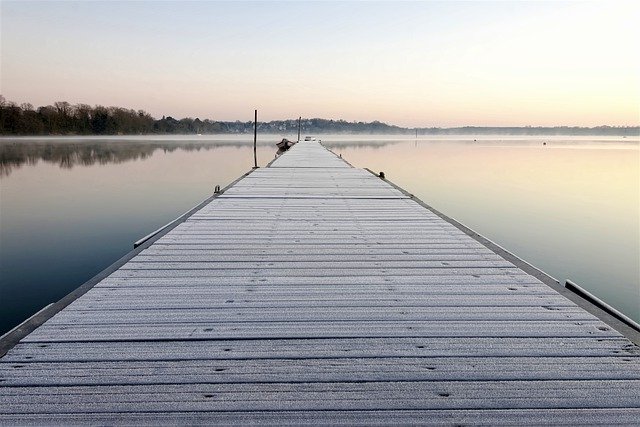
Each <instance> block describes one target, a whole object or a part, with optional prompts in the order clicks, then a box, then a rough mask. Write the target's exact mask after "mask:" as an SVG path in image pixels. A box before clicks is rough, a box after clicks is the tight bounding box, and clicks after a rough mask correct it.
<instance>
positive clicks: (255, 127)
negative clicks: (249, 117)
mask: <svg viewBox="0 0 640 427" xmlns="http://www.w3.org/2000/svg"><path fill="white" fill-rule="evenodd" d="M254 113H255V115H254V118H253V167H254V168H257V167H258V154H257V151H256V146H257V144H258V110H254Z"/></svg>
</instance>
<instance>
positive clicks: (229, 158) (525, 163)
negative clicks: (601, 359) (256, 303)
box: [0, 135, 640, 333]
mask: <svg viewBox="0 0 640 427" xmlns="http://www.w3.org/2000/svg"><path fill="white" fill-rule="evenodd" d="M283 136H288V137H290V138H292V137H294V136H293V135H276V136H268V135H263V136H260V146H259V147H258V159H259V164H261V165H264V164H266V163H267V162H268V161H270V160H271V159H272V158H273V156H274V153H275V146H274V143H275V142H276V141H279V140H280V138H282V137H283ZM321 138H322V140H323V141H324V142H325V144H326V145H328V146H329V147H330V148H332V149H333V150H334V151H335V152H337V153H341V154H342V156H343V157H344V158H345V159H346V160H348V161H349V162H350V163H352V164H353V165H354V166H357V167H369V168H370V169H373V170H375V171H376V172H378V171H384V172H385V174H386V175H387V178H388V179H390V180H391V181H393V182H395V183H396V184H398V185H400V186H402V187H403V188H405V189H406V190H407V191H410V192H412V193H413V194H415V195H416V196H418V197H419V198H421V199H422V200H423V201H425V202H426V203H428V204H430V205H431V206H433V207H435V208H436V209H438V210H440V211H442V212H443V213H445V214H447V215H449V216H451V217H453V218H455V219H457V220H459V221H460V222H462V223H463V224H465V225H467V226H469V227H471V228H473V229H474V230H476V231H477V232H479V233H481V234H483V235H484V236H486V237H488V238H489V239H491V240H493V241H495V242H496V243H498V244H500V245H501V246H503V247H505V248H506V249H508V250H510V251H511V252H513V253H515V254H516V255H518V256H520V257H521V258H523V259H525V260H526V261H528V262H530V263H532V264H534V265H535V266H537V267H539V268H541V269H542V270H544V271H546V272H547V273H549V274H550V275H552V276H554V277H556V278H557V279H559V280H561V281H563V282H564V280H565V279H566V278H570V279H572V280H573V281H575V282H576V283H578V284H580V285H582V286H583V287H585V288H587V289H588V290H590V291H591V292H593V293H595V294H596V295H598V296H600V297H601V298H603V299H604V300H606V301H607V302H609V303H610V304H612V305H613V306H615V307H617V308H618V309H620V310H622V311H623V312H625V313H626V314H627V315H629V316H630V317H632V318H634V319H636V320H638V321H640V266H639V264H640V243H639V242H640V200H639V199H640V170H639V169H640V167H639V165H640V141H639V139H638V138H626V139H622V138H611V137H516V136H514V137H507V136H497V137H480V138H476V139H477V141H474V140H473V137H468V136H462V137H461V136H457V137H456V136H447V137H430V138H422V139H418V140H415V139H413V138H411V139H407V138H404V139H402V138H399V137H388V136H322V137H321ZM250 140H251V136H249V135H242V136H222V135H221V136H197V137H195V136H178V137H176V136H170V137H158V136H153V137H115V138H114V137H110V138H39V139H25V138H2V139H0V333H3V332H5V331H7V330H9V329H10V328H12V327H13V326H15V325H16V324H18V323H19V322H21V321H22V320H24V319H25V318H27V317H28V316H30V315H31V314H33V313H34V312H36V311H37V310H39V309H40V308H42V307H43V306H45V305H47V304H49V303H51V302H54V301H56V300H58V299H59V298H61V297H63V296H64V295H66V294H67V293H68V292H70V291H71V290H73V289H75V288H76V287H78V286H79V285H81V284H82V283H83V282H85V281H86V280H87V279H89V278H91V277H92V276H93V275H95V274H96V273H98V272H99V271H101V270H102V269H104V268H105V267H107V266H108V265H109V264H111V263H112V262H113V261H115V260H117V259H118V258H119V257H120V256H122V255H124V254H125V253H126V252H127V251H129V250H130V249H131V248H132V244H133V242H134V241H135V240H137V239H138V238H140V237H142V236H144V235H146V234H148V233H149V232H151V231H153V230H155V229H156V228H158V227H160V226H162V225H164V224H165V223H167V222H169V221H171V220H172V219H174V218H175V217H177V216H178V215H180V214H182V213H184V212H185V211H187V210H188V209H189V208H191V207H192V206H194V205H196V204H197V203H199V202H200V201H202V200H203V199H205V198H206V197H208V196H209V195H210V194H211V193H212V192H213V188H214V187H215V185H220V186H224V185H226V184H228V183H230V182H232V181H233V180H234V179H236V178H237V177H238V176H240V175H241V174H243V173H244V172H246V171H248V170H249V169H250V168H251V166H252V165H253V157H252V156H253V149H252V144H251V142H250ZM543 142H546V143H547V144H546V146H543Z"/></svg>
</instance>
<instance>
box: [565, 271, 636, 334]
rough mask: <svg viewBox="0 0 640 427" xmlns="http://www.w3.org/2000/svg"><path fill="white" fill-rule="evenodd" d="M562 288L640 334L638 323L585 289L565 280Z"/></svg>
mask: <svg viewBox="0 0 640 427" xmlns="http://www.w3.org/2000/svg"><path fill="white" fill-rule="evenodd" d="M564 287H565V288H567V289H568V290H570V291H571V292H573V293H574V294H576V295H578V296H579V297H581V298H582V299H585V300H587V301H589V302H590V303H591V304H593V305H595V306H597V307H599V308H600V309H602V310H604V311H606V312H607V313H609V314H610V315H611V316H613V317H615V318H616V319H618V320H619V321H621V322H624V323H625V324H627V325H628V326H630V327H632V328H633V329H635V330H636V331H638V332H640V324H638V322H636V321H635V320H633V319H631V318H630V317H629V316H627V315H625V314H624V313H621V312H620V311H618V310H616V309H615V308H613V307H611V306H610V305H609V304H607V303H606V302H604V301H602V300H601V299H600V298H598V297H597V296H595V295H593V294H592V293H591V292H589V291H587V290H586V289H584V288H582V287H580V286H578V285H576V284H575V283H573V282H572V281H571V280H569V279H567V280H566V282H565V284H564Z"/></svg>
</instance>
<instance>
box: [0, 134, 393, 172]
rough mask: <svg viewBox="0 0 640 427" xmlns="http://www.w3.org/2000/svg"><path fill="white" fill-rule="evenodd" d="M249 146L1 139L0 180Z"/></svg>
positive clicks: (243, 142)
mask: <svg viewBox="0 0 640 427" xmlns="http://www.w3.org/2000/svg"><path fill="white" fill-rule="evenodd" d="M277 141H279V139H278V136H276V135H264V136H261V140H260V141H259V142H258V145H260V146H271V147H273V152H274V153H277V154H282V152H283V151H282V150H280V151H278V147H277V146H276V142H277ZM396 142H399V141H395V140H383V141H366V140H349V139H347V140H341V141H337V142H336V141H334V142H333V143H330V144H328V146H329V148H332V147H334V148H335V147H352V148H379V147H382V146H384V145H387V144H392V143H396ZM251 144H253V143H252V142H251V141H250V136H242V137H237V138H236V139H235V140H220V139H215V140H204V141H203V140H201V139H184V138H181V139H169V138H164V139H162V140H149V139H145V140H142V139H129V138H126V139H116V140H109V139H103V138H94V139H78V140H74V139H73V138H67V139H63V138H60V139H56V138H36V139H25V138H21V139H13V140H11V139H5V140H0V177H7V176H9V175H10V174H11V173H12V172H13V171H14V170H16V169H17V168H20V167H22V166H23V165H30V166H34V165H36V164H37V163H38V162H39V161H44V162H46V163H52V164H57V165H58V166H59V167H60V168H63V169H71V168H73V167H74V166H92V165H95V164H99V165H107V164H118V163H123V162H129V161H134V160H145V159H148V158H149V157H151V156H152V155H153V153H154V152H156V151H157V150H161V151H163V152H164V153H171V152H174V151H176V150H182V151H188V152H193V151H196V152H197V151H201V150H214V149H217V148H222V147H237V148H240V147H245V148H246V147H247V146H248V145H251Z"/></svg>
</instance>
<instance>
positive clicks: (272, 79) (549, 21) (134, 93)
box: [0, 0, 640, 126]
mask: <svg viewBox="0 0 640 427" xmlns="http://www.w3.org/2000/svg"><path fill="white" fill-rule="evenodd" d="M639 5H640V2H615V1H599V2H567V3H564V2H402V3H398V2H394V3H390V2H204V1H201V2H169V1H162V2H161V1H136V2H114V1H108V2H95V1H77V2H54V1H50V2H35V1H5V0H2V1H1V2H0V13H1V21H0V24H1V31H0V36H1V47H2V54H1V57H0V59H1V66H0V72H1V74H0V93H2V95H4V96H5V97H6V98H7V99H8V100H12V101H15V102H18V103H22V102H30V103H32V104H34V105H36V106H39V105H44V104H51V103H53V102H55V101H60V100H66V101H69V102H71V103H79V102H82V103H87V104H91V105H94V104H102V105H118V106H123V107H130V108H135V109H140V108H141V109H145V110H147V111H149V112H150V113H151V114H152V115H154V116H156V117H159V116H162V115H171V116H174V117H177V118H181V117H186V116H191V117H200V118H213V119H217V120H236V119H240V120H251V119H252V117H253V109H254V108H258V109H259V110H260V118H261V120H272V119H283V118H294V117H297V116H299V115H302V116H304V117H323V118H336V119H337V118H343V119H346V120H363V121H370V120H376V119H377V120H381V121H385V122H389V123H394V124H399V125H404V126H458V125H479V126H482V125H486V126H509V125H515V126H518V125H534V126H535V125H541V126H550V125H580V126H594V125H601V124H609V125H638V123H640V43H639V40H640V25H638V22H640V6H639Z"/></svg>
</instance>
